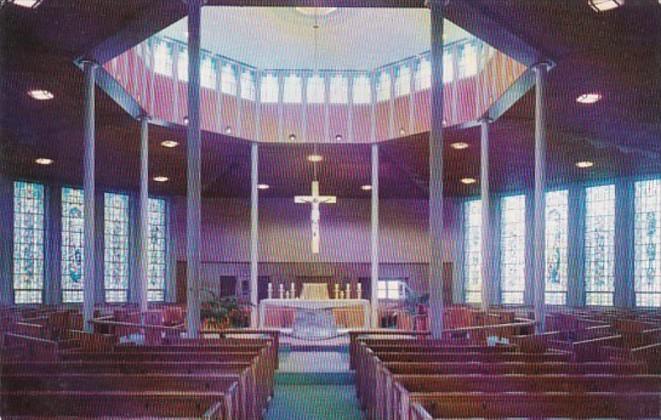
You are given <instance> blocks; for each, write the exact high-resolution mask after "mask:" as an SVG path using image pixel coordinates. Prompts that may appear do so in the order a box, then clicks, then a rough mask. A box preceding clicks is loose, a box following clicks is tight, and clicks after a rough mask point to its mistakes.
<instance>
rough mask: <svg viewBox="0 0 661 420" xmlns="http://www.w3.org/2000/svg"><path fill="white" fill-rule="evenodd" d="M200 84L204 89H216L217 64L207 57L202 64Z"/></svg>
mask: <svg viewBox="0 0 661 420" xmlns="http://www.w3.org/2000/svg"><path fill="white" fill-rule="evenodd" d="M200 84H201V85H202V87H203V88H207V89H213V90H215V89H216V63H214V61H213V59H212V58H211V57H210V56H208V55H205V56H204V57H203V58H202V63H201V64H200Z"/></svg>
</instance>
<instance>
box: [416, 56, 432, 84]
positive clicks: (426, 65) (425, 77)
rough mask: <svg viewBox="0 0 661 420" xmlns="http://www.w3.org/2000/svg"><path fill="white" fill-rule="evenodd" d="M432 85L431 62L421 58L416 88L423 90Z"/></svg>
mask: <svg viewBox="0 0 661 420" xmlns="http://www.w3.org/2000/svg"><path fill="white" fill-rule="evenodd" d="M430 87H431V62H430V61H429V60H428V59H426V58H421V59H420V62H419V63H418V71H416V72H415V90H416V91H421V90H425V89H429V88H430Z"/></svg>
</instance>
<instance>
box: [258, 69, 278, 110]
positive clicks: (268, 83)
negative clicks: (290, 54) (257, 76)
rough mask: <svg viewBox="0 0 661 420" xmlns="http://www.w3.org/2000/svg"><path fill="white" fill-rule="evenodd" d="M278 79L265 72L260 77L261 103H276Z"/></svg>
mask: <svg viewBox="0 0 661 420" xmlns="http://www.w3.org/2000/svg"><path fill="white" fill-rule="evenodd" d="M279 88H280V87H279V86H278V79H277V78H276V77H275V76H274V75H272V74H267V75H266V76H264V77H263V78H262V84H261V86H260V96H261V98H260V99H261V102H262V103H276V102H278V94H279V90H280V89H279Z"/></svg>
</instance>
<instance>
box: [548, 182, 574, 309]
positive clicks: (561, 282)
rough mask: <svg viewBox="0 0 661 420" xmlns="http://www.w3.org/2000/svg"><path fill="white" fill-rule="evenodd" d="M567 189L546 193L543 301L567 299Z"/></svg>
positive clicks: (552, 303) (562, 300) (560, 301)
mask: <svg viewBox="0 0 661 420" xmlns="http://www.w3.org/2000/svg"><path fill="white" fill-rule="evenodd" d="M568 200H569V192H568V191H567V190H562V191H551V192H548V193H546V250H545V255H546V280H545V282H546V283H545V287H544V288H545V298H544V299H545V301H546V303H547V304H550V305H564V304H565V303H566V301H567V246H568V242H567V240H568V239H567V231H568V225H567V220H568V217H567V215H568V203H569V201H568Z"/></svg>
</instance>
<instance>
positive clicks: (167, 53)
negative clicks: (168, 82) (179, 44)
mask: <svg viewBox="0 0 661 420" xmlns="http://www.w3.org/2000/svg"><path fill="white" fill-rule="evenodd" d="M153 48H154V71H155V72H156V73H158V74H162V75H164V76H172V47H171V46H170V45H168V44H167V43H166V42H165V41H154V44H153Z"/></svg>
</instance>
